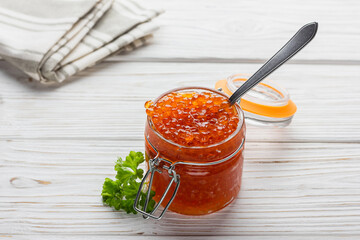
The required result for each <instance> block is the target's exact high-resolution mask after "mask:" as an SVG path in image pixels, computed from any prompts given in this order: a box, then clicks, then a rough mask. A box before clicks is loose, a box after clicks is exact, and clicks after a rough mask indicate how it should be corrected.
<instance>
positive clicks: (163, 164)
mask: <svg viewBox="0 0 360 240" xmlns="http://www.w3.org/2000/svg"><path fill="white" fill-rule="evenodd" d="M145 137H146V141H147V142H148V143H149V145H150V146H151V148H152V149H154V151H155V152H156V155H155V157H154V158H152V159H150V160H149V170H148V171H147V172H146V174H145V176H144V177H143V179H142V180H141V183H140V186H139V190H138V192H137V194H136V198H135V202H134V206H133V207H134V209H135V211H137V212H139V213H141V214H142V215H143V218H144V219H148V218H153V219H157V220H160V219H161V218H162V217H163V216H164V214H165V212H166V211H167V209H168V208H169V206H170V204H171V203H172V201H173V200H174V198H175V196H176V193H177V191H178V189H179V186H180V175H179V174H177V173H176V171H175V166H176V165H191V166H211V165H216V164H219V163H223V162H226V161H227V160H229V159H231V158H233V157H234V156H235V155H236V154H238V153H239V152H240V150H241V149H242V148H243V146H244V143H245V137H244V138H243V139H242V142H241V144H240V146H239V147H238V148H237V149H236V150H235V151H234V152H233V153H232V154H230V155H229V156H227V157H225V158H223V159H220V160H218V161H214V162H206V163H199V162H174V163H173V162H171V161H169V160H167V159H164V158H160V153H159V151H157V149H156V148H155V147H154V145H152V144H151V142H150V141H149V136H147V135H146V136H145ZM160 168H162V169H164V170H166V171H167V172H168V174H169V177H170V178H171V180H170V182H169V184H168V186H167V187H166V189H165V192H164V194H163V195H162V196H161V199H160V201H159V202H158V203H157V204H156V205H155V207H154V209H153V210H152V211H151V212H149V213H148V212H146V208H147V206H148V204H149V200H150V193H151V186H152V182H153V178H154V174H155V172H158V173H162V170H160ZM149 174H151V176H150V181H149V186H148V189H147V192H146V200H145V204H144V208H143V209H140V208H138V207H137V205H138V203H139V198H140V194H141V190H142V188H143V186H144V183H145V181H146V179H147V178H148V176H149ZM174 183H175V184H176V185H175V189H174V192H173V194H172V196H171V198H170V200H169V201H168V203H167V204H166V205H165V207H164V209H163V211H162V212H161V213H160V215H158V216H156V215H155V214H154V213H155V212H156V211H157V209H158V208H159V207H160V205H161V203H162V202H163V201H164V199H165V197H166V196H167V194H168V192H169V190H170V187H171V186H172V185H173V184H174Z"/></svg>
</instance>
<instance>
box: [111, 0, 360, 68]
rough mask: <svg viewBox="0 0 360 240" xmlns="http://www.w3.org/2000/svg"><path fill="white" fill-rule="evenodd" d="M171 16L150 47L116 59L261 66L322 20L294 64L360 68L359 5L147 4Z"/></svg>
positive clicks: (154, 0)
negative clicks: (303, 28) (298, 33)
mask: <svg viewBox="0 0 360 240" xmlns="http://www.w3.org/2000/svg"><path fill="white" fill-rule="evenodd" d="M146 2H147V3H148V4H149V5H151V6H161V7H163V8H164V9H165V10H166V12H165V14H163V15H162V16H161V17H160V19H159V21H158V22H159V24H160V29H159V31H157V32H156V34H155V37H154V39H153V43H152V44H151V46H149V47H145V48H143V49H139V51H136V52H134V53H131V54H129V55H125V56H124V55H119V56H116V57H115V59H118V60H119V59H121V60H127V61H129V60H132V61H139V59H140V60H141V61H144V60H147V61H154V60H155V61H175V62H179V61H190V62H193V61H200V62H204V61H205V62H244V61H245V62H249V61H250V62H262V61H264V60H266V59H268V58H269V57H271V56H272V55H273V54H274V53H275V52H276V51H277V50H278V49H279V48H280V47H281V46H283V45H284V44H285V43H286V42H287V41H288V39H290V37H292V36H293V35H294V34H295V32H296V31H297V30H298V29H299V28H300V27H301V26H303V25H305V24H306V23H309V22H313V21H317V22H318V23H319V30H318V33H317V36H316V37H315V39H314V40H313V41H312V42H311V43H310V44H309V46H307V47H306V49H304V50H303V51H302V52H301V53H299V54H298V55H297V56H296V57H294V61H295V62H300V63H302V62H311V63H334V62H341V63H347V64H359V63H360V48H359V42H360V28H359V25H360V17H359V12H360V3H359V1H356V0H343V1H339V0H317V1H312V0H304V1H301V2H299V1H296V0H290V1H289V0H275V1H267V0H254V1H234V0H233V1H226V2H224V1H222V0H212V1H208V0H197V1H192V0H181V1H162V0H148V1H146Z"/></svg>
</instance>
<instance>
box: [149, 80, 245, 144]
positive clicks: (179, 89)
mask: <svg viewBox="0 0 360 240" xmlns="http://www.w3.org/2000/svg"><path fill="white" fill-rule="evenodd" d="M182 90H205V91H209V92H213V93H216V94H218V95H221V96H223V97H225V98H227V99H229V96H227V95H226V94H225V93H223V92H220V91H218V90H216V89H211V88H207V87H197V86H190V87H179V88H174V89H171V90H169V91H166V92H164V93H163V94H161V95H160V96H159V97H157V98H156V99H155V100H154V103H156V102H157V101H158V100H160V99H161V98H162V97H164V96H166V95H168V94H169V93H172V92H178V91H182ZM234 106H235V109H236V111H237V113H238V117H239V119H240V121H239V123H238V126H237V128H236V130H235V131H234V132H233V133H231V134H230V135H229V136H228V137H227V138H225V139H224V140H222V141H220V142H217V143H214V144H211V145H206V146H184V145H181V144H178V143H176V142H174V141H172V140H170V139H167V138H165V137H164V136H163V135H162V134H161V133H159V132H158V131H157V130H156V129H155V128H154V125H153V123H152V121H151V118H150V117H149V116H147V121H148V124H149V126H150V129H151V130H152V131H153V132H154V133H155V134H156V135H157V136H158V137H159V138H161V139H162V140H164V141H166V142H168V143H169V144H172V145H175V146H177V147H179V148H184V149H206V148H212V147H216V146H219V145H222V144H224V143H226V142H228V141H230V140H231V139H233V138H234V137H235V136H236V135H237V134H238V133H239V132H240V131H241V129H242V128H243V126H244V124H245V117H244V112H243V110H242V109H241V107H240V105H239V104H238V103H235V104H234Z"/></svg>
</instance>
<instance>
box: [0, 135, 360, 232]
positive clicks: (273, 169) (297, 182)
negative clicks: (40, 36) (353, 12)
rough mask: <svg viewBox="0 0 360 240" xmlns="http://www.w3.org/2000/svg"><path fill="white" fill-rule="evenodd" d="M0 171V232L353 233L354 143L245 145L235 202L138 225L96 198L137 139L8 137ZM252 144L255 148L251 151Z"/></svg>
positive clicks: (359, 179) (359, 172) (358, 176)
mask: <svg viewBox="0 0 360 240" xmlns="http://www.w3.org/2000/svg"><path fill="white" fill-rule="evenodd" d="M2 146H3V147H4V148H5V149H6V151H5V154H4V156H3V158H2V159H3V160H2V164H1V169H2V174H1V177H0V183H1V185H0V186H1V189H2V195H1V211H0V223H1V225H0V226H1V229H0V230H1V232H7V233H8V234H19V233H25V232H26V234H42V233H44V234H88V235H98V234H106V235H178V234H181V235H268V236H269V235H274V236H275V235H283V236H284V235H294V236H296V235H300V234H301V235H309V236H312V235H326V234H335V235H336V234H340V235H348V236H349V235H354V234H359V233H360V228H359V225H358V223H359V221H360V214H359V213H360V206H359V202H360V190H359V188H358V186H359V183H360V163H359V161H358V160H359V158H360V145H359V144H348V143H325V144H324V143H317V144H314V143H282V144H278V143H253V142H249V143H247V145H246V152H245V156H246V162H245V166H244V170H245V171H244V176H243V188H242V191H241V193H240V194H239V196H238V199H237V200H236V202H234V203H233V204H231V205H230V206H229V207H227V208H226V209H224V210H222V211H220V212H218V213H215V214H212V215H209V216H204V217H186V216H181V215H177V214H173V213H168V214H167V215H166V218H165V219H163V220H162V221H147V220H143V219H142V218H141V217H140V216H129V215H126V214H123V213H118V212H114V211H112V210H111V209H110V208H107V207H103V206H102V204H101V198H100V190H101V185H102V182H103V180H104V178H105V177H113V176H114V171H113V169H112V168H113V162H114V160H115V159H116V157H117V156H119V155H121V156H124V155H125V154H126V153H127V152H128V150H129V148H131V149H134V148H135V149H142V148H143V141H134V142H131V143H129V142H128V141H120V140H118V141H113V140H108V141H105V140H104V141H98V140H83V141H75V140H72V141H69V140H32V141H28V140H13V141H5V142H2ZM259 149H261V151H259Z"/></svg>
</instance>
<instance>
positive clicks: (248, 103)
mask: <svg viewBox="0 0 360 240" xmlns="http://www.w3.org/2000/svg"><path fill="white" fill-rule="evenodd" d="M247 79H248V77H247V76H246V75H242V74H236V75H232V76H230V77H228V78H227V79H223V80H220V81H218V82H217V83H216V84H215V88H216V89H218V90H220V91H223V92H224V93H226V94H227V95H229V96H231V95H232V94H233V92H235V91H236V89H238V88H239V87H240V86H241V85H242V84H243V83H244V82H245V81H246V80H247ZM240 106H241V108H242V110H243V111H244V113H245V117H246V118H248V119H252V120H255V121H256V122H254V123H262V124H265V125H269V124H270V125H274V124H275V125H279V126H287V125H288V124H290V122H291V119H292V117H293V116H294V114H295V112H296V105H295V103H294V102H293V101H291V99H290V96H289V94H288V92H287V91H286V90H285V89H284V88H282V87H280V86H279V85H277V84H275V83H274V82H273V81H271V80H269V79H264V80H263V81H262V82H260V83H259V84H258V85H256V86H255V87H253V88H252V89H250V90H249V91H248V92H247V93H246V94H245V95H244V96H243V97H242V98H241V101H240Z"/></svg>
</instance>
